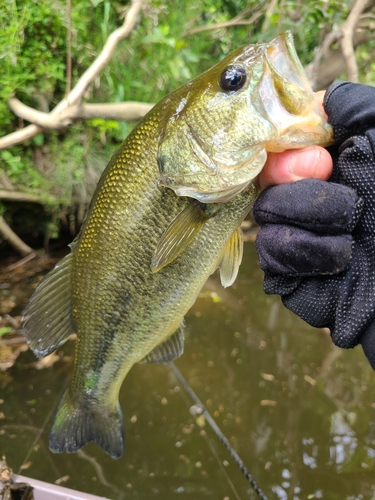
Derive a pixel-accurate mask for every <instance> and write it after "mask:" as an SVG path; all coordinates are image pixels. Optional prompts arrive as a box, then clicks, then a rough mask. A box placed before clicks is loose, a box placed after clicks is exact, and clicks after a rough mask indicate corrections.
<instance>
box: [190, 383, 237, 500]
mask: <svg viewBox="0 0 375 500" xmlns="http://www.w3.org/2000/svg"><path fill="white" fill-rule="evenodd" d="M181 397H182V398H183V400H184V401H185V403H186V406H187V407H188V408H190V406H191V402H190V400H189V398H188V396H187V395H186V393H185V392H184V391H182V392H181ZM201 435H202V436H203V437H204V439H205V440H206V443H207V446H208V447H209V448H210V450H211V453H212V455H213V456H214V458H215V460H216V462H217V464H218V466H219V468H220V470H221V471H222V473H223V476H224V477H225V479H226V480H227V481H228V484H229V487H230V489H231V490H232V491H233V494H234V496H235V497H236V498H237V500H241V497H240V495H239V494H238V491H237V490H236V487H235V486H234V484H233V481H232V480H231V478H230V477H229V474H228V472H227V471H226V469H225V467H224V465H223V462H222V461H221V460H220V458H219V456H218V454H217V452H216V450H215V448H214V447H213V445H212V443H211V441H210V439H209V437H208V436H207V432H205V431H203V433H202V434H201Z"/></svg>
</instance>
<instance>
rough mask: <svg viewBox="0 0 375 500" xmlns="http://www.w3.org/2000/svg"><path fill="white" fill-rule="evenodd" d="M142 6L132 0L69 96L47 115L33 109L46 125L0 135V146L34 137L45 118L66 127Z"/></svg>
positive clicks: (139, 2)
mask: <svg viewBox="0 0 375 500" xmlns="http://www.w3.org/2000/svg"><path fill="white" fill-rule="evenodd" d="M142 5H143V0H133V3H132V5H131V7H130V8H129V10H128V12H127V14H126V16H125V19H124V23H123V25H122V26H121V27H120V28H118V29H117V30H115V31H114V32H113V33H111V34H110V35H109V37H108V39H107V41H106V42H105V44H104V47H103V49H102V51H101V52H100V54H99V55H98V57H97V58H96V59H95V61H94V62H93V63H92V64H91V66H90V67H89V68H88V69H87V70H86V71H85V72H84V73H83V75H82V76H81V77H80V78H79V80H78V82H77V84H76V85H75V87H74V88H73V89H72V90H71V92H69V95H68V96H67V97H66V98H65V99H63V100H62V101H60V102H59V104H58V105H57V106H56V107H55V108H54V109H53V110H52V111H51V113H48V114H47V113H42V112H41V111H37V110H33V112H34V113H33V115H34V116H36V117H39V119H42V118H43V117H44V118H46V117H47V116H48V117H49V118H48V119H47V120H46V124H44V123H43V122H40V123H43V125H42V126H38V125H35V124H33V125H30V126H29V127H26V128H24V129H22V130H18V131H17V132H14V133H13V134H9V135H7V136H5V137H3V138H1V139H0V149H5V148H9V147H11V146H14V145H15V144H19V143H21V142H23V141H25V140H26V139H30V138H32V137H34V136H35V135H37V134H38V133H40V132H41V131H42V129H43V128H45V127H48V120H50V122H54V121H57V122H59V121H60V122H61V123H62V126H67V125H70V124H71V123H72V120H73V119H74V117H75V115H74V112H75V111H77V109H78V108H79V106H80V104H81V101H82V98H83V95H84V94H85V92H86V90H87V88H88V87H89V85H90V84H91V83H92V82H93V81H94V80H95V78H96V77H97V76H98V75H99V74H100V73H101V72H102V71H103V69H104V68H105V67H106V66H107V64H108V63H109V62H110V60H111V58H112V57H113V54H114V52H115V50H116V47H117V45H118V44H119V42H120V41H121V40H123V39H124V38H126V37H128V36H129V35H130V33H131V32H132V30H133V29H134V27H135V24H136V21H137V18H138V14H139V12H140V10H141V8H142ZM11 102H12V103H13V106H14V105H16V106H17V104H18V103H19V101H18V103H15V101H14V98H12V99H11ZM20 104H22V103H20ZM22 106H24V105H22ZM25 108H27V106H26V107H23V108H22V109H24V110H25ZM69 108H73V109H69ZM30 110H31V108H30V109H29V111H28V113H29V118H30V121H31V118H32V115H31V114H30ZM52 117H53V118H52ZM28 121H29V120H28ZM38 121H39V120H38ZM40 123H39V125H40ZM50 128H51V127H50ZM59 128H61V127H59Z"/></svg>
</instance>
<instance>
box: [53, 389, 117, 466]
mask: <svg viewBox="0 0 375 500" xmlns="http://www.w3.org/2000/svg"><path fill="white" fill-rule="evenodd" d="M90 441H94V442H95V443H96V444H97V445H99V446H100V447H101V448H102V449H103V450H104V451H105V452H107V453H108V455H110V456H111V457H113V458H120V457H121V456H122V454H123V453H124V423H123V416H122V411H121V408H120V405H117V408H115V410H114V411H106V409H105V408H103V407H102V406H99V405H98V404H97V403H96V401H93V400H92V399H91V398H90V399H89V398H87V396H86V397H85V396H84V397H83V398H82V399H81V400H80V399H78V400H73V399H72V398H71V397H70V395H69V389H68V390H67V391H66V392H65V394H64V396H63V398H62V399H61V402H60V404H59V407H58V409H57V411H56V414H55V417H54V422H53V424H52V428H51V431H50V434H49V448H50V450H51V451H52V452H53V453H62V452H63V451H64V450H65V451H66V452H67V453H74V452H76V451H77V450H79V449H80V448H82V446H84V445H85V444H86V443H89V442H90Z"/></svg>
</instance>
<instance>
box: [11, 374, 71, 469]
mask: <svg viewBox="0 0 375 500" xmlns="http://www.w3.org/2000/svg"><path fill="white" fill-rule="evenodd" d="M69 381H70V377H68V378H67V382H66V384H64V385H63V389H62V391H60V393H59V397H58V398H57V400H56V404H55V405H53V406H52V407H51V409H50V411H49V412H48V413H47V416H46V418H45V419H44V422H43V424H42V427H41V428H40V429H39V432H38V433H37V435H36V436H35V439H34V441H33V442H32V444H31V446H30V448H29V450H28V452H27V453H26V457H25V459H24V461H23V462H22V464H21V465H20V468H19V469H18V473H17V474H18V475H20V474H21V471H22V468H23V466H24V465H25V463H26V462H27V461H28V459H29V458H30V455H31V453H32V451H33V448H34V446H35V445H36V444H37V442H38V441H39V439H40V436H41V435H42V434H43V431H44V429H45V428H46V426H47V424H48V421H49V419H50V418H51V416H52V413H53V412H54V411H55V409H56V407H57V405H58V403H59V401H60V399H61V397H62V395H63V393H64V392H65V391H66V389H67V388H68V384H69Z"/></svg>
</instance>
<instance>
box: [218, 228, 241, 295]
mask: <svg viewBox="0 0 375 500" xmlns="http://www.w3.org/2000/svg"><path fill="white" fill-rule="evenodd" d="M242 256H243V233H242V229H241V227H238V228H237V229H236V230H235V231H234V233H233V234H232V236H231V237H230V238H229V240H228V242H227V244H226V245H225V247H224V249H223V252H222V254H221V257H220V261H219V268H220V280H221V284H222V285H223V287H224V288H226V287H228V286H230V285H232V284H233V283H234V281H235V279H236V278H237V274H238V269H239V267H240V264H241V262H242Z"/></svg>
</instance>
